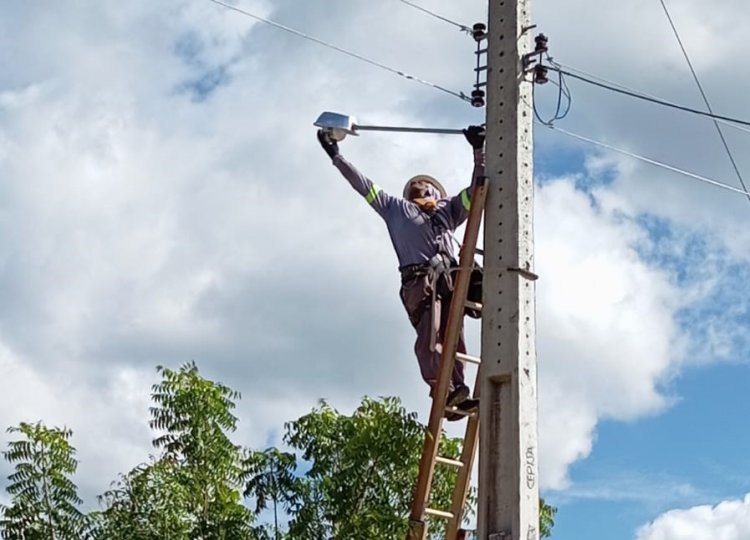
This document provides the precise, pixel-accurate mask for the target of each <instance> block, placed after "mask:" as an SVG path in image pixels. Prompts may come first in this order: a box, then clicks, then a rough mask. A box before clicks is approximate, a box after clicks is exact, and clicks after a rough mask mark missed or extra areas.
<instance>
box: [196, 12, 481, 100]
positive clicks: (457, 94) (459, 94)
mask: <svg viewBox="0 0 750 540" xmlns="http://www.w3.org/2000/svg"><path fill="white" fill-rule="evenodd" d="M209 1H210V2H213V3H214V4H218V5H220V6H223V7H225V8H227V9H231V10H232V11H236V12H237V13H241V14H242V15H245V16H247V17H251V18H253V19H255V20H256V21H260V22H262V23H265V24H268V25H270V26H273V27H275V28H278V29H279V30H283V31H284V32H289V33H290V34H294V35H295V36H298V37H301V38H303V39H307V40H309V41H312V42H314V43H317V44H319V45H323V46H324V47H328V48H329V49H333V50H334V51H338V52H340V53H342V54H346V55H347V56H351V57H352V58H356V59H357V60H361V61H362V62H366V63H368V64H371V65H373V66H375V67H379V68H380V69H384V70H385V71H389V72H390V73H394V74H396V75H399V76H400V77H403V78H405V79H408V80H410V81H414V82H418V83H420V84H424V85H425V86H430V87H432V88H435V89H436V90H440V91H441V92H445V93H446V94H450V95H452V96H455V97H457V98H459V99H460V100H462V101H471V98H469V96H466V95H465V94H463V93H462V92H454V91H453V90H449V89H447V88H444V87H442V86H440V85H437V84H435V83H431V82H429V81H426V80H424V79H420V78H419V77H415V76H413V75H409V74H408V73H404V72H403V71H400V70H398V69H394V68H392V67H389V66H386V65H385V64H381V63H380V62H376V61H375V60H371V59H370V58H367V57H365V56H362V55H359V54H357V53H354V52H352V51H349V50H347V49H343V48H341V47H338V46H336V45H333V44H332V43H328V42H326V41H323V40H322V39H318V38H316V37H313V36H310V35H307V34H305V33H303V32H300V31H299V30H295V29H294V28H290V27H288V26H284V25H283V24H279V23H277V22H274V21H272V20H269V19H266V18H263V17H260V16H258V15H255V14H253V13H250V12H249V11H245V10H244V9H240V8H238V7H235V6H232V5H230V4H225V3H224V2H222V1H221V0H209Z"/></svg>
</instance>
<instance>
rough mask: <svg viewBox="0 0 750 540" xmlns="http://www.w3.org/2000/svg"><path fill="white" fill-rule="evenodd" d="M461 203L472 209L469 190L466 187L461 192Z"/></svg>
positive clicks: (467, 208)
mask: <svg viewBox="0 0 750 540" xmlns="http://www.w3.org/2000/svg"><path fill="white" fill-rule="evenodd" d="M461 204H463V205H464V208H465V209H466V210H469V209H471V199H470V198H469V190H468V189H465V190H463V191H462V192H461Z"/></svg>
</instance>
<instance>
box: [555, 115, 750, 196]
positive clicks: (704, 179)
mask: <svg viewBox="0 0 750 540" xmlns="http://www.w3.org/2000/svg"><path fill="white" fill-rule="evenodd" d="M545 127H547V128H549V129H551V130H553V131H558V132H560V133H562V134H564V135H567V136H569V137H573V138H574V139H578V140H579V141H584V142H587V143H589V144H593V145H596V146H599V147H601V148H606V149H607V150H612V151H613V152H617V153H619V154H623V155H625V156H629V157H632V158H635V159H637V160H640V161H643V162H645V163H649V164H651V165H656V166H657V167H661V168H662V169H666V170H668V171H672V172H676V173H679V174H682V175H684V176H688V177H690V178H693V179H695V180H700V181H701V182H705V183H706V184H711V185H712V186H716V187H720V188H722V189H726V190H728V191H733V192H735V193H741V194H742V195H745V196H748V197H750V192H748V191H746V190H742V189H739V188H736V187H734V186H731V185H729V184H724V183H722V182H718V181H716V180H713V179H711V178H708V177H706V176H702V175H700V174H696V173H692V172H690V171H686V170H684V169H680V168H678V167H674V166H672V165H669V164H667V163H662V162H661V161H657V160H655V159H651V158H648V157H645V156H641V155H639V154H635V153H633V152H629V151H628V150H623V149H622V148H617V147H615V146H611V145H609V144H607V143H603V142H601V141H597V140H595V139H590V138H588V137H584V136H583V135H579V134H577V133H573V132H572V131H568V130H565V129H562V128H559V127H557V126H554V125H545Z"/></svg>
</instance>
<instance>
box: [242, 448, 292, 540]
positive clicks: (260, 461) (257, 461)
mask: <svg viewBox="0 0 750 540" xmlns="http://www.w3.org/2000/svg"><path fill="white" fill-rule="evenodd" d="M296 468H297V460H296V458H295V457H294V455H293V454H289V453H286V452H281V451H280V450H278V449H277V448H268V449H267V450H265V451H263V452H257V451H254V452H249V454H248V456H247V458H246V459H245V474H246V476H247V478H248V480H247V484H246V485H245V493H244V494H245V496H246V497H252V498H254V499H255V513H256V515H257V514H259V513H260V512H262V511H263V510H265V509H266V508H268V507H269V505H271V507H272V509H273V536H274V538H275V539H276V540H279V539H280V538H281V531H280V529H279V506H281V507H282V509H283V510H285V511H286V512H289V511H290V510H291V509H292V508H294V507H295V505H296V504H297V503H298V501H299V500H300V494H299V493H298V492H299V491H300V486H299V485H298V484H299V482H300V480H299V478H297V476H295V469H296Z"/></svg>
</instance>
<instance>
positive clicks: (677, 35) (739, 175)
mask: <svg viewBox="0 0 750 540" xmlns="http://www.w3.org/2000/svg"><path fill="white" fill-rule="evenodd" d="M659 2H660V3H661V7H663V8H664V13H665V15H666V16H667V20H668V21H669V26H671V27H672V32H674V36H675V38H677V43H678V44H679V45H680V49H681V50H682V54H683V56H684V57H685V61H686V62H687V65H688V67H689V68H690V73H692V74H693V79H694V80H695V84H696V85H697V86H698V90H699V91H700V93H701V96H702V97H703V102H704V103H705V104H706V109H708V112H710V113H711V114H713V112H714V111H713V109H712V108H711V103H710V102H709V101H708V96H707V95H706V92H705V91H704V90H703V85H702V84H701V81H700V79H699V78H698V73H696V71H695V68H694V67H693V63H692V62H691V61H690V56H689V55H688V53H687V49H686V48H685V45H684V44H683V43H682V39H681V38H680V33H679V32H678V31H677V26H675V24H674V21H673V20H672V15H671V14H670V13H669V8H668V7H667V4H666V3H665V1H664V0H659ZM714 126H716V131H717V132H718V133H719V138H720V139H721V144H722V145H723V146H724V150H726V153H727V156H729V161H730V162H731V163H732V168H733V169H734V172H735V174H737V178H739V180H740V184H741V185H742V189H744V190H745V191H747V187H746V186H745V179H744V178H742V173H741V172H740V169H739V167H738V166H737V162H736V161H735V159H734V156H733V155H732V150H731V149H730V148H729V143H727V139H726V137H724V132H723V131H722V130H721V126H720V125H719V123H718V122H717V121H716V119H715V118H714ZM747 200H748V201H750V195H748V197H747Z"/></svg>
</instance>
